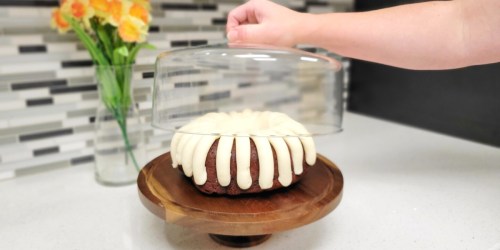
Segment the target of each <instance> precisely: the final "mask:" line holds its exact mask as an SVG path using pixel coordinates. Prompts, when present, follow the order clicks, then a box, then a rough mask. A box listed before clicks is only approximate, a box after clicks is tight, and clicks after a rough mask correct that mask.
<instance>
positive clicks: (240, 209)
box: [137, 153, 344, 247]
mask: <svg viewBox="0 0 500 250" xmlns="http://www.w3.org/2000/svg"><path fill="white" fill-rule="evenodd" d="M137 184H138V187H139V196H140V198H141V201H142V203H143V204H144V206H146V208H148V209H149V210H150V211H151V212H152V213H154V214H156V215H157V216H159V217H160V218H162V219H164V220H165V221H166V222H169V223H175V224H178V225H181V226H185V227H189V228H192V229H193V230H197V231H200V232H206V233H209V234H210V237H212V239H214V240H215V241H217V242H218V243H221V244H224V245H228V246H232V247H247V246H252V245H257V244H260V243H261V242H263V241H265V240H267V239H268V238H269V236H270V234H272V233H275V232H280V231H284V230H289V229H293V228H297V227H300V226H303V225H306V224H309V223H311V222H313V221H316V220H318V219H320V218H322V217H323V216H325V215H327V214H328V213H329V212H331V211H332V210H333V209H335V207H337V205H338V204H339V203H340V200H341V198H342V188H343V185H344V181H343V177H342V173H341V172H340V170H339V169H338V168H337V167H336V166H335V164H333V163H332V162H331V161H329V160H328V159H326V158H325V157H324V156H321V155H319V154H318V160H317V161H316V164H315V165H314V166H313V167H311V168H310V169H309V170H308V172H307V174H306V175H305V176H304V177H303V178H302V179H301V180H300V181H299V182H298V183H296V184H295V185H292V186H290V187H287V188H283V189H281V190H275V191H270V192H263V193H259V194H246V195H240V196H234V197H232V196H221V195H206V194H203V193H201V192H200V191H198V190H197V189H196V188H195V186H194V184H193V183H192V182H191V180H190V179H188V178H187V177H185V176H184V175H183V174H182V173H181V172H180V171H179V170H178V169H174V168H172V159H171V157H170V153H165V154H163V155H160V156H159V157H157V158H156V159H154V160H152V161H151V162H149V163H148V164H147V165H146V166H145V167H144V168H143V169H142V170H141V172H140V173H139V177H138V180H137Z"/></svg>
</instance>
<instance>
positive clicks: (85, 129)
mask: <svg viewBox="0 0 500 250" xmlns="http://www.w3.org/2000/svg"><path fill="white" fill-rule="evenodd" d="M93 130H94V124H88V125H83V126H78V127H74V128H73V131H74V132H75V133H80V132H88V131H93Z"/></svg>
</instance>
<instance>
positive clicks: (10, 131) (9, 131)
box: [0, 122, 62, 136]
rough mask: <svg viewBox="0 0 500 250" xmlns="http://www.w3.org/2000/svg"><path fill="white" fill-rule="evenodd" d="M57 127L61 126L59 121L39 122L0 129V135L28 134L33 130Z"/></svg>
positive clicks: (38, 130)
mask: <svg viewBox="0 0 500 250" xmlns="http://www.w3.org/2000/svg"><path fill="white" fill-rule="evenodd" d="M58 128H62V123H61V122H47V123H41V124H34V125H26V126H19V127H13V128H6V129H0V136H12V135H19V134H29V133H33V132H40V131H47V130H54V129H58Z"/></svg>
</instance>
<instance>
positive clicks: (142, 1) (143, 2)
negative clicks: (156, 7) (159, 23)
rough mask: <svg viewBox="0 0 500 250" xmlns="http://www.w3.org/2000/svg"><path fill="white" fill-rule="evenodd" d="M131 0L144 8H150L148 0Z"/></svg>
mask: <svg viewBox="0 0 500 250" xmlns="http://www.w3.org/2000/svg"><path fill="white" fill-rule="evenodd" d="M132 2H134V3H136V4H139V5H141V6H142V7H144V8H146V9H147V10H150V9H151V4H150V3H149V0H132Z"/></svg>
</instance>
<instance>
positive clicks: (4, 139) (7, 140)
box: [0, 135, 17, 145]
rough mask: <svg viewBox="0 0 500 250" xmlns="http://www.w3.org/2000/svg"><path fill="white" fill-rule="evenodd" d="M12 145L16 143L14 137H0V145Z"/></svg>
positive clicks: (15, 137)
mask: <svg viewBox="0 0 500 250" xmlns="http://www.w3.org/2000/svg"><path fill="white" fill-rule="evenodd" d="M13 143H17V136H15V135H7V136H0V145H7V144H13Z"/></svg>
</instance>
